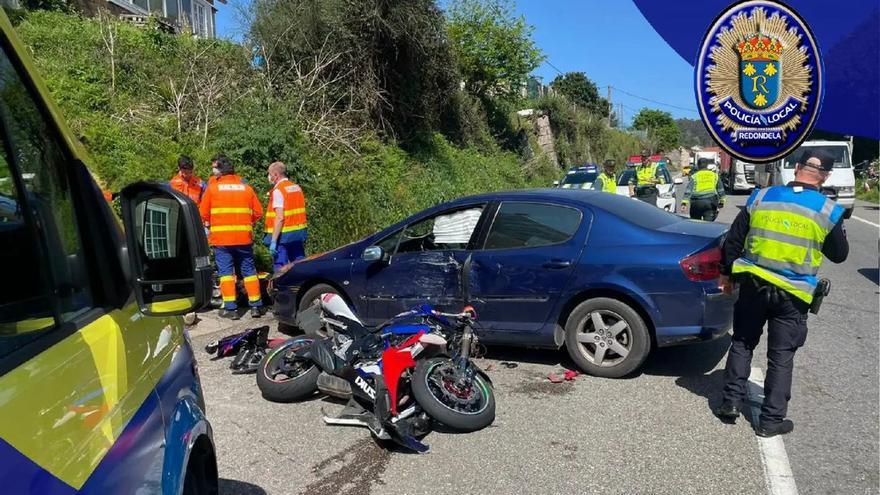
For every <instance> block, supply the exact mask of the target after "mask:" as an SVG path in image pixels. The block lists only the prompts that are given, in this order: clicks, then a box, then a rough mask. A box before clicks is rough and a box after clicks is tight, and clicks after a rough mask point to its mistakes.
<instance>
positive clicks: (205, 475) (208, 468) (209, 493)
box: [183, 437, 220, 495]
mask: <svg viewBox="0 0 880 495" xmlns="http://www.w3.org/2000/svg"><path fill="white" fill-rule="evenodd" d="M218 493H220V481H219V479H218V477H217V460H216V458H215V456H214V452H213V450H212V449H211V446H210V442H209V441H208V440H206V439H205V438H204V437H201V438H199V439H198V440H196V444H195V445H194V446H193V450H192V452H190V454H189V462H188V463H187V465H186V474H185V475H184V478H183V495H217V494H218Z"/></svg>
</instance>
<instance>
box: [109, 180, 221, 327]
mask: <svg viewBox="0 0 880 495" xmlns="http://www.w3.org/2000/svg"><path fill="white" fill-rule="evenodd" d="M120 202H121V206H122V221H123V224H124V226H125V241H126V248H127V253H128V259H129V264H130V267H131V275H132V280H133V283H134V292H135V298H136V299H137V302H138V306H139V307H140V310H141V312H142V313H143V314H145V315H148V316H172V315H182V314H186V313H190V312H192V311H195V310H197V309H200V308H202V307H204V306H205V305H206V304H208V303H209V302H210V300H211V288H212V284H211V258H210V255H209V254H210V252H209V251H208V240H207V238H206V237H205V228H204V226H203V224H202V221H201V217H200V215H199V210H198V207H197V206H196V204H195V203H193V202H192V201H191V200H190V199H189V198H187V197H186V196H184V195H183V194H181V193H179V192H177V191H174V190H172V189H170V188H169V187H167V186H165V185H161V184H158V183H155V182H137V183H134V184H132V185H130V186H128V187H126V188H125V189H123V190H122V191H121V193H120Z"/></svg>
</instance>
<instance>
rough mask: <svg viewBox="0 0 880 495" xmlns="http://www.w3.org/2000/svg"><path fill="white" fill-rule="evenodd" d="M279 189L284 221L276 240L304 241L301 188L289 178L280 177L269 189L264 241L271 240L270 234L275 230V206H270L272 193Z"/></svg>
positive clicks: (306, 233)
mask: <svg viewBox="0 0 880 495" xmlns="http://www.w3.org/2000/svg"><path fill="white" fill-rule="evenodd" d="M276 190H277V191H280V192H281V195H282V197H283V198H284V223H283V224H282V225H281V235H280V236H279V237H278V242H280V243H282V244H285V243H288V242H294V241H304V240H306V237H307V235H308V231H307V227H308V223H307V222H306V198H305V195H303V191H302V188H301V187H299V185H298V184H294V183H293V182H291V181H290V179H281V180H280V181H278V183H277V184H275V187H273V188H272V190H271V191H269V206H268V207H267V208H266V238H265V239H264V242H272V234H273V233H274V231H275V208H274V207H273V206H272V195H273V194H274V193H275V191H276Z"/></svg>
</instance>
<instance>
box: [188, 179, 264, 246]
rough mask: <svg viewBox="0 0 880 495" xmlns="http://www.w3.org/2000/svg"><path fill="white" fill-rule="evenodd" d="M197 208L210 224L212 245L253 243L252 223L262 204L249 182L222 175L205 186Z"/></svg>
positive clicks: (209, 237) (209, 239)
mask: <svg viewBox="0 0 880 495" xmlns="http://www.w3.org/2000/svg"><path fill="white" fill-rule="evenodd" d="M199 212H200V213H201V215H202V220H204V221H205V222H206V223H207V224H209V226H210V234H208V242H209V243H210V244H211V245H212V246H246V245H249V244H251V243H253V240H254V237H253V225H254V222H256V221H257V220H259V219H260V217H262V216H263V207H262V206H261V205H260V200H259V199H258V198H257V194H256V193H255V192H254V190H253V188H251V186H249V185H247V184H243V183H242V181H241V178H240V177H238V176H236V175H224V176H222V177H220V178H219V179H217V180H215V181H213V182H211V184H210V185H209V186H208V190H207V191H205V195H204V197H202V202H201V204H200V205H199Z"/></svg>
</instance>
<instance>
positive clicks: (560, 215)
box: [485, 202, 581, 249]
mask: <svg viewBox="0 0 880 495" xmlns="http://www.w3.org/2000/svg"><path fill="white" fill-rule="evenodd" d="M580 223H581V212H580V210H577V209H575V208H570V207H567V206H558V205H549V204H542V203H520V202H504V203H502V204H501V207H500V208H499V209H498V213H497V214H496V215H495V221H494V222H492V228H491V230H489V236H488V237H487V238H486V245H485V249H512V248H524V247H537V246H547V245H550V244H559V243H561V242H565V241H567V240H569V239H571V237H572V236H573V235H574V233H575V232H577V229H578V226H579V225H580Z"/></svg>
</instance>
